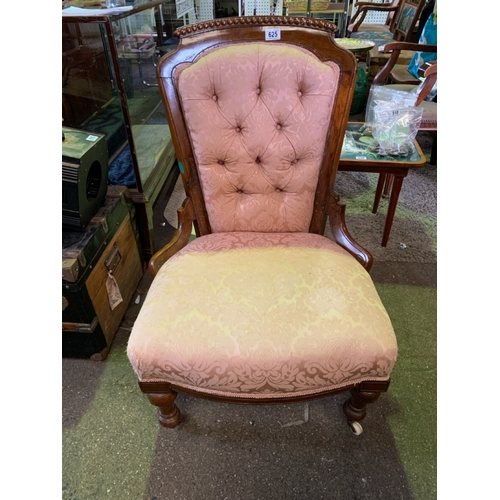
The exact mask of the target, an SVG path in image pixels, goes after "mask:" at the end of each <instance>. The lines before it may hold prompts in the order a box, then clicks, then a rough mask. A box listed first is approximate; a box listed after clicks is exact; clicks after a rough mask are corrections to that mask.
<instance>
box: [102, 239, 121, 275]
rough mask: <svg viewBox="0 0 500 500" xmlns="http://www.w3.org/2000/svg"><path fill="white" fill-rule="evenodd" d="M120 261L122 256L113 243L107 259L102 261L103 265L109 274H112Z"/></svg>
mask: <svg viewBox="0 0 500 500" xmlns="http://www.w3.org/2000/svg"><path fill="white" fill-rule="evenodd" d="M121 260H122V254H121V253H120V250H119V249H118V245H117V244H116V243H115V244H114V245H113V250H111V252H110V254H109V255H108V258H107V259H106V260H105V261H104V265H105V266H106V268H107V270H108V271H109V272H110V273H111V274H114V273H115V271H116V268H117V267H118V265H119V264H120V262H121Z"/></svg>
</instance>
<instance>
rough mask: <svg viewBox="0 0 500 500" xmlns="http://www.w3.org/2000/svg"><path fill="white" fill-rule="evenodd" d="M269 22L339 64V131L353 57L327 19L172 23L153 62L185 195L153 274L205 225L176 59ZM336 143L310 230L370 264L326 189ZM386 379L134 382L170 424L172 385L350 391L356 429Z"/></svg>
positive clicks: (340, 131)
mask: <svg viewBox="0 0 500 500" xmlns="http://www.w3.org/2000/svg"><path fill="white" fill-rule="evenodd" d="M273 28H278V29H279V30H280V37H281V39H280V42H281V43H287V44H293V45H296V46H298V47H303V48H305V49H306V50H308V51H310V52H312V53H314V54H315V55H316V56H317V57H318V58H319V59H320V60H322V61H326V60H329V61H334V62H335V63H337V64H338V65H339V66H340V70H341V71H340V81H339V91H338V95H337V98H336V102H335V103H334V106H333V115H332V118H331V121H330V124H329V132H328V137H330V136H331V135H332V134H333V135H334V136H335V135H336V136H337V137H339V138H343V135H344V132H345V128H346V125H347V121H348V116H349V109H350V103H351V101H352V97H353V92H354V86H355V79H356V60H355V58H354V56H353V55H352V54H351V53H350V52H349V51H347V50H345V49H342V48H340V47H339V46H337V45H336V44H335V43H334V42H333V33H334V32H335V30H336V26H335V25H334V24H333V23H331V22H329V21H322V20H318V19H311V18H301V17H296V18H294V17H281V16H270V17H242V18H228V19H220V20H214V21H208V22H204V23H199V24H196V25H191V26H187V27H182V28H180V29H177V30H176V32H175V33H174V35H175V36H177V37H178V38H179V44H178V47H177V48H176V49H175V50H174V51H172V52H170V53H168V54H167V55H166V56H164V57H163V58H162V60H161V61H160V62H159V64H158V67H157V75H158V80H159V83H160V89H161V92H162V96H163V100H164V103H165V109H166V113H167V118H168V122H169V126H170V131H171V134H172V139H173V142H174V145H175V151H176V155H177V159H178V161H179V167H180V169H181V176H182V181H183V184H184V188H185V191H186V193H187V196H186V199H185V200H184V202H183V204H182V207H181V208H179V210H178V227H177V230H176V232H175V235H174V236H173V238H172V240H171V241H170V242H169V243H168V244H167V245H166V246H165V247H164V248H162V249H161V250H159V251H158V252H157V253H156V254H155V255H154V256H153V257H152V259H151V261H150V263H149V270H150V272H151V273H152V274H153V275H156V273H157V272H158V270H159V268H160V267H161V266H162V265H163V264H164V263H165V262H166V261H167V260H168V259H169V258H170V257H172V256H173V255H174V254H175V253H177V252H178V251H179V250H180V249H182V248H183V247H184V246H185V245H186V244H187V243H188V242H189V240H190V237H191V231H192V226H193V225H194V227H195V230H196V234H197V235H198V236H202V235H207V234H210V233H211V227H210V222H209V218H208V215H207V209H206V207H205V203H204V199H203V195H202V189H201V185H200V179H199V176H198V173H197V168H196V163H195V156H194V153H193V149H192V146H191V142H190V138H189V134H188V131H187V127H186V124H185V122H184V118H183V114H182V110H181V107H180V103H179V101H178V99H177V97H176V89H175V86H174V78H173V76H172V75H173V72H174V71H175V68H176V67H178V66H179V65H181V64H183V63H186V62H192V61H193V60H195V59H196V58H197V57H198V56H199V54H201V53H203V52H204V51H207V50H208V49H210V48H211V47H214V46H222V45H224V44H231V43H234V42H241V41H242V40H243V39H244V40H245V42H248V43H251V42H252V41H260V42H262V41H263V40H264V33H265V30H266V29H273ZM270 43H273V42H270ZM327 141H328V138H327ZM341 148H342V139H340V140H338V141H336V143H335V144H334V145H333V147H332V148H331V149H330V150H329V151H328V154H325V155H324V158H323V161H322V165H321V168H320V180H319V182H318V186H317V191H316V195H315V201H314V210H313V216H312V220H311V224H310V228H309V232H310V233H316V234H320V235H323V234H324V230H325V225H326V221H327V216H328V218H329V224H330V228H331V231H332V234H333V235H334V237H335V239H336V241H337V243H338V244H339V245H341V246H342V247H343V248H345V249H346V250H347V251H348V252H350V253H351V254H352V255H353V256H354V257H355V258H356V259H357V260H358V261H359V262H360V263H361V264H362V265H363V266H364V267H365V268H366V269H367V270H368V271H369V270H370V268H371V265H372V256H371V255H370V253H369V252H368V251H367V250H365V249H364V248H362V247H361V246H360V245H359V244H358V243H356V242H355V241H354V240H353V238H352V237H351V235H350V234H349V232H348V230H347V228H346V225H345V205H343V204H341V203H339V197H338V196H337V195H336V194H335V193H334V192H333V191H332V190H331V188H332V186H333V182H334V180H335V175H336V171H337V165H338V161H339V158H340V153H341ZM389 383H390V381H389V380H387V381H382V380H381V381H368V382H361V383H353V384H351V385H348V386H344V387H343V388H341V389H334V390H331V391H329V392H322V393H321V394H319V395H299V396H293V395H290V396H286V397H274V398H266V399H265V400H256V399H255V398H252V397H234V398H231V397H227V396H224V397H222V396H218V395H210V394H206V393H202V392H196V391H192V390H187V389H185V388H183V387H179V386H176V385H175V384H173V383H172V384H171V383H167V382H139V385H140V388H141V390H142V391H143V392H144V393H146V395H147V397H148V398H149V401H150V402H151V403H152V404H153V405H155V406H157V407H158V408H159V421H160V424H161V425H162V426H165V427H174V426H176V425H177V424H178V423H179V422H180V412H179V409H178V408H177V406H176V404H175V398H176V396H177V393H178V392H182V393H187V394H192V395H195V396H197V397H201V398H206V399H210V400H214V401H223V402H226V403H227V402H229V403H238V404H257V403H262V404H284V403H285V402H286V403H288V402H298V401H306V400H311V399H316V398H318V397H325V396H330V395H332V394H337V393H341V392H345V391H350V398H349V399H348V400H347V401H346V402H345V403H344V406H343V408H344V412H345V415H346V416H347V419H348V421H349V422H350V423H351V427H353V430H354V432H355V433H356V432H358V433H359V427H360V426H359V425H358V426H357V427H356V425H357V424H359V421H360V420H362V419H363V418H364V417H365V415H366V406H367V404H368V403H371V402H373V401H375V400H376V399H377V398H378V397H379V395H380V394H381V393H382V392H385V391H386V390H387V389H388V386H389ZM356 429H357V430H356Z"/></svg>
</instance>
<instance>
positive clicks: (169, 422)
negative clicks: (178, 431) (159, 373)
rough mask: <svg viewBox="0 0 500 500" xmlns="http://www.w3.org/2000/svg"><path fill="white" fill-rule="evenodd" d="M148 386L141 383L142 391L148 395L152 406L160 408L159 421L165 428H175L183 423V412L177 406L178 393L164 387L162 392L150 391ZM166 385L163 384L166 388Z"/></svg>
mask: <svg viewBox="0 0 500 500" xmlns="http://www.w3.org/2000/svg"><path fill="white" fill-rule="evenodd" d="M147 385H148V384H142V383H141V382H139V386H140V387H141V390H142V391H143V392H144V393H146V396H147V397H148V399H149V401H150V403H151V404H153V405H155V406H158V420H159V421H160V424H161V425H162V426H163V427H175V426H176V425H177V424H178V423H179V422H180V421H181V412H180V411H179V408H177V405H176V404H175V402H174V401H175V398H176V397H177V392H176V391H174V390H172V389H171V388H170V387H166V388H165V387H162V388H161V389H160V390H161V392H160V391H156V392H155V391H154V390H152V391H151V392H150V390H151V389H149V390H148V387H147ZM165 385H166V384H162V386H165Z"/></svg>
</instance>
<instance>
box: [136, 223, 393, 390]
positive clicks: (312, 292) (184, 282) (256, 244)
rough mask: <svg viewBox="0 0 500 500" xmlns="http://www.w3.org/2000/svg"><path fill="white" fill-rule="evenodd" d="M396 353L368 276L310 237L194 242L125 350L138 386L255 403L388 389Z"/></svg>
mask: <svg viewBox="0 0 500 500" xmlns="http://www.w3.org/2000/svg"><path fill="white" fill-rule="evenodd" d="M396 354H397V344H396V338H395V335H394V330H393V328H392V325H391V322H390V319H389V317H388V315H387V312H386V310H385V308H384V306H383V305H382V303H381V301H380V298H379V296H378V294H377V291H376V290H375V287H374V285H373V282H372V280H371V278H370V277H369V275H368V273H367V272H366V270H365V269H364V268H363V267H362V266H361V265H360V264H359V263H358V262H357V261H356V260H355V259H354V258H353V257H352V256H351V255H350V254H348V252H346V251H345V250H343V249H342V248H341V247H340V246H339V245H337V244H336V243H334V242H332V241H331V240H329V239H327V238H326V237H324V236H320V235H316V234H309V233H245V232H234V233H224V234H220V233H217V234H211V235H207V236H202V237H200V238H197V239H196V240H194V241H193V242H191V243H190V244H189V245H187V246H186V247H185V248H184V249H183V250H181V251H180V252H179V253H177V254H176V255H175V256H174V257H172V258H171V259H170V260H168V261H167V262H166V263H165V264H164V265H163V266H162V268H161V269H160V271H159V273H158V275H157V276H156V278H155V280H154V282H153V284H152V286H151V289H150V291H149V293H148V296H147V299H146V301H145V303H144V305H143V307H142V310H141V312H140V315H139V318H138V319H137V321H136V323H135V326H134V330H133V333H132V335H131V337H130V340H129V344H128V356H129V358H130V360H131V363H132V365H133V367H134V369H135V371H136V373H137V374H138V376H139V380H141V381H166V382H170V383H172V384H176V385H178V386H181V387H184V388H186V389H195V390H197V391H201V392H205V393H209V394H222V395H232V396H236V397H237V396H238V395H245V396H248V395H249V394H250V395H251V397H255V398H266V396H275V395H276V394H281V393H284V394H295V395H304V394H315V393H319V392H322V391H325V390H329V389H334V388H340V387H342V386H345V385H347V384H350V383H353V382H361V381H366V380H381V379H385V380H388V379H389V374H390V372H391V370H392V368H393V366H394V362H395V359H396Z"/></svg>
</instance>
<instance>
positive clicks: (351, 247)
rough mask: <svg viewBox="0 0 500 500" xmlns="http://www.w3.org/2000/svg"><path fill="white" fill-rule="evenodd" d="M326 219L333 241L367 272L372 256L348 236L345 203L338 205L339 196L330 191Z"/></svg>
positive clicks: (370, 265) (371, 263)
mask: <svg viewBox="0 0 500 500" xmlns="http://www.w3.org/2000/svg"><path fill="white" fill-rule="evenodd" d="M328 219H329V224H330V229H331V231H332V234H333V236H334V238H335V241H336V242H337V243H338V244H339V245H340V246H341V247H342V248H344V249H345V250H347V251H348V252H349V253H350V254H351V255H352V256H353V257H354V258H355V259H356V260H357V261H358V262H359V263H360V264H361V265H362V266H363V267H364V268H365V269H366V270H367V271H368V272H369V271H370V269H371V267H372V265H373V257H372V254H371V253H370V252H369V251H368V250H366V249H365V248H363V247H362V246H361V245H360V244H359V243H358V242H357V241H355V240H354V238H353V237H352V236H351V235H350V234H349V231H348V230H347V226H346V223H345V203H340V196H339V195H338V194H337V193H336V192H334V191H330V200H329V203H328Z"/></svg>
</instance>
